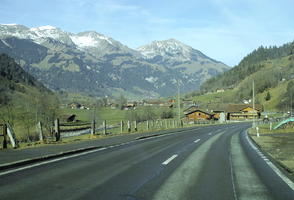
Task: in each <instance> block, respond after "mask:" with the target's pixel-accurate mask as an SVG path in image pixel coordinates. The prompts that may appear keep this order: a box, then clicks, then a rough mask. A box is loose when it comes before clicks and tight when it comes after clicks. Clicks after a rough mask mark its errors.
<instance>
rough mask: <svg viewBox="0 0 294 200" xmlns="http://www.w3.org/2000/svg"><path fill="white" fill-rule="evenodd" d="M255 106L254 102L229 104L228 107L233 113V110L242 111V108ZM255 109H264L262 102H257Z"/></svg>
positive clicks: (260, 110)
mask: <svg viewBox="0 0 294 200" xmlns="http://www.w3.org/2000/svg"><path fill="white" fill-rule="evenodd" d="M248 107H250V108H253V105H252V104H229V105H228V108H227V112H229V113H232V112H240V111H241V110H243V109H245V108H248ZM255 109H256V110H257V111H259V112H262V111H263V107H262V105H260V104H255Z"/></svg>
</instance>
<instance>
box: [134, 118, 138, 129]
mask: <svg viewBox="0 0 294 200" xmlns="http://www.w3.org/2000/svg"><path fill="white" fill-rule="evenodd" d="M135 131H136V132H137V131H138V127H137V120H135Z"/></svg>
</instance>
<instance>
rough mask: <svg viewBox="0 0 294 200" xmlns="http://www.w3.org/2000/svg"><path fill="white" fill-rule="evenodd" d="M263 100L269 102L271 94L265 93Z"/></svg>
mask: <svg viewBox="0 0 294 200" xmlns="http://www.w3.org/2000/svg"><path fill="white" fill-rule="evenodd" d="M265 100H266V101H269V100H271V94H270V92H267V94H266V96H265Z"/></svg>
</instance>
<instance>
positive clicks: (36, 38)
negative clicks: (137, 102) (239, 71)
mask: <svg viewBox="0 0 294 200" xmlns="http://www.w3.org/2000/svg"><path fill="white" fill-rule="evenodd" d="M2 52H3V53H6V54H8V55H10V56H11V57H13V58H15V60H16V61H17V62H18V63H20V64H21V66H22V67H23V68H24V69H25V70H27V71H28V72H30V73H31V74H33V75H34V76H35V77H37V78H38V79H39V80H40V81H42V82H43V83H45V84H46V85H47V86H48V87H49V88H51V89H54V90H66V91H69V92H81V93H85V94H91V95H96V96H101V95H106V94H107V95H116V94H118V93H119V94H121V93H122V92H123V93H125V94H127V95H128V96H130V95H131V96H140V97H145V96H149V97H156V96H169V95H173V94H174V93H175V88H176V84H177V81H178V80H179V81H180V82H181V83H182V86H181V91H182V92H189V91H191V90H195V89H197V88H199V86H200V84H201V83H202V82H204V81H205V80H206V79H207V78H210V77H212V76H215V75H217V74H219V73H221V72H223V71H225V70H227V69H228V67H227V66H226V65H225V64H223V63H221V62H218V61H215V60H213V59H211V58H209V57H207V56H206V55H204V54H203V53H201V52H200V51H198V50H196V49H193V48H192V47H190V46H188V45H185V44H183V43H181V42H179V41H177V40H175V39H170V40H165V41H155V42H152V43H151V44H149V45H145V46H142V47H140V48H138V49H137V50H135V49H131V48H129V47H127V46H126V45H124V44H122V43H120V42H119V41H116V40H114V39H112V38H110V37H108V36H105V35H102V34H100V33H97V32H95V31H86V32H81V33H77V34H75V33H70V32H66V31H63V30H61V29H60V28H56V27H53V26H48V25H47V26H41V27H37V28H28V27H25V26H22V25H17V24H6V25H3V24H2V25H0V53H2Z"/></svg>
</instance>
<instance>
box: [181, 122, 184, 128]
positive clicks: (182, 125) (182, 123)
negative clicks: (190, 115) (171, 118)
mask: <svg viewBox="0 0 294 200" xmlns="http://www.w3.org/2000/svg"><path fill="white" fill-rule="evenodd" d="M180 123H181V127H182V128H183V127H184V122H183V120H181V121H180Z"/></svg>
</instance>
